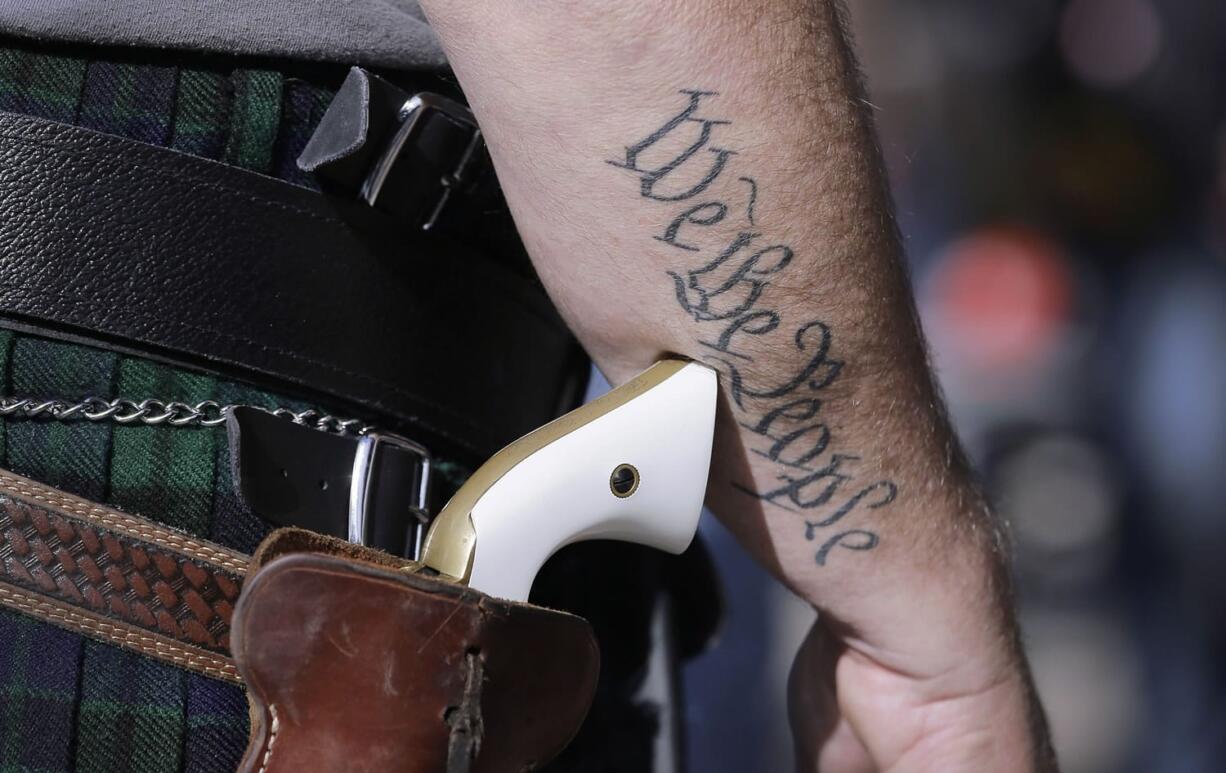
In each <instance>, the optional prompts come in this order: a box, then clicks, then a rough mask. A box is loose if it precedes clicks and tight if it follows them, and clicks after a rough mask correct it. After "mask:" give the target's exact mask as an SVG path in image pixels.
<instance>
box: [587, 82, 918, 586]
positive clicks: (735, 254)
mask: <svg viewBox="0 0 1226 773" xmlns="http://www.w3.org/2000/svg"><path fill="white" fill-rule="evenodd" d="M680 94H681V95H682V97H683V100H682V101H683V102H684V104H683V106H682V107H681V109H680V110H679V112H677V113H676V114H674V115H672V116H671V117H669V118H668V119H667V120H666V121H665V122H664V123H663V124H661V125H660V126H659V127H657V128H656V129H654V130H653V131H652V132H651V133H649V134H648V135H646V136H645V137H643V138H642V139H640V140H639V141H637V142H635V143H634V144H632V145H629V146H627V147H626V148H625V149H624V155H623V156H622V158H619V159H617V160H611V161H609V162H608V163H610V164H612V165H613V166H616V167H618V168H620V169H623V170H626V171H628V172H631V173H633V174H634V175H635V176H636V177H637V178H638V181H639V195H640V196H641V197H642V198H644V199H648V200H650V201H655V202H659V203H660V204H661V205H662V206H668V207H670V208H671V209H670V211H669V217H670V218H671V219H669V220H668V221H667V223H664V222H663V221H662V226H661V228H660V230H659V232H658V233H656V234H654V238H655V239H656V240H658V241H660V242H663V243H664V244H666V245H668V246H669V247H670V248H672V249H673V250H675V251H676V255H677V257H678V259H679V264H678V267H677V270H675V271H669V272H667V273H668V276H669V277H670V278H671V279H672V282H673V289H674V291H675V294H676V298H677V305H678V306H680V307H681V309H682V310H683V311H685V313H686V314H688V315H689V316H690V317H692V318H693V319H694V320H696V321H697V322H698V323H700V326H701V329H703V330H706V331H708V332H707V333H706V334H705V335H704V337H703V338H702V339H701V340H699V342H698V343H699V344H700V345H701V346H702V347H703V348H704V349H705V350H706V351H707V352H708V354H707V355H706V356H705V357H704V358H703V359H705V360H707V361H708V362H709V363H710V364H713V365H715V366H716V367H718V368H719V369H720V370H721V371H723V373H724V375H725V383H726V386H727V389H728V393H729V396H730V397H731V399H732V402H733V404H734V406H735V410H736V413H737V420H738V422H739V423H740V425H741V426H742V427H743V428H744V429H746V430H747V431H748V432H749V433H751V435H752V436H754V437H756V438H759V439H760V441H761V442H760V444H759V446H758V447H754V448H751V449H750V450H751V451H752V453H754V454H757V455H759V456H762V457H765V458H766V459H768V460H769V461H770V462H771V463H772V464H773V465H774V466H775V470H776V480H777V482H778V485H774V486H771V487H769V488H767V489H766V490H761V491H759V490H755V489H754V488H751V487H749V486H746V485H743V484H740V483H735V482H734V483H733V485H734V486H735V487H736V488H737V489H738V490H740V491H742V492H744V493H746V494H748V495H750V496H753V497H757V498H758V499H760V500H763V501H765V502H767V503H769V504H771V505H774V506H776V507H780V508H783V509H785V510H789V511H792V512H795V513H798V514H799V515H801V516H802V518H803V523H804V538H805V539H806V540H809V541H810V542H814V543H815V544H816V550H815V553H814V557H815V560H816V562H817V564H818V565H825V564H826V562H827V560H828V559H829V558H830V556H831V554H832V552H833V551H834V550H835V549H837V548H843V549H846V550H856V551H864V550H872V549H873V548H875V547H876V546H877V545H878V543H879V542H880V537H879V535H878V534H877V533H876V532H875V531H871V530H869V529H865V528H849V527H848V521H847V519H848V517H849V516H851V515H852V513H853V512H855V511H856V510H857V509H858V508H861V507H863V508H867V509H877V508H880V507H884V506H885V505H888V504H890V503H891V502H893V501H894V500H895V498H896V497H897V496H898V486H897V485H896V484H895V483H894V482H892V481H889V480H878V481H874V482H871V483H867V484H864V483H863V482H861V481H857V480H856V476H855V472H854V466H855V463H856V462H857V461H858V460H859V457H858V456H856V455H855V454H854V453H847V452H846V451H838V450H835V448H834V444H835V440H834V438H833V437H832V436H831V431H830V427H829V426H828V425H827V424H826V422H825V420H824V419H823V418H822V416H821V409H822V403H823V396H824V394H825V390H826V389H827V388H828V387H829V386H830V385H831V384H833V383H834V382H835V381H836V380H837V379H838V377H839V374H840V372H841V371H842V368H843V362H842V361H840V360H838V359H835V357H834V356H833V355H832V353H831V348H832V345H833V337H832V333H831V330H830V327H829V326H828V325H827V324H826V323H825V322H822V321H821V320H817V319H804V320H801V321H799V322H797V321H793V320H789V319H787V315H786V314H785V312H784V311H783V310H782V309H781V308H780V307H779V305H778V304H775V303H772V302H771V300H770V298H769V297H768V296H769V293H767V290H768V288H769V287H770V286H771V282H772V281H773V280H774V279H775V278H777V277H778V276H779V275H781V274H782V273H783V272H785V271H786V270H787V268H788V267H789V266H790V265H791V264H792V262H793V258H794V257H795V253H794V251H793V249H792V247H791V246H789V245H788V244H784V243H781V242H776V241H772V240H771V239H770V238H769V237H768V236H767V235H765V234H764V233H762V232H761V231H759V230H758V228H757V222H758V220H760V218H759V217H758V213H757V208H758V207H760V205H761V201H760V191H759V186H758V183H757V181H756V180H755V178H754V177H752V176H749V175H738V174H737V173H736V172H734V171H732V167H733V166H734V165H735V163H736V160H737V159H736V156H737V153H736V151H735V150H732V149H729V148H726V147H722V146H720V145H719V144H717V142H716V134H717V133H719V132H720V130H721V127H725V126H727V125H728V124H730V123H731V122H730V121H728V120H725V119H719V118H711V117H707V116H708V113H707V112H706V108H707V107H708V105H709V104H710V103H711V102H712V101H713V98H714V97H717V96H718V95H717V94H716V93H715V92H713V91H701V90H696V89H685V90H682V91H681V92H680ZM716 225H721V226H722V228H720V229H715V228H713V226H716ZM729 226H732V227H731V228H730V227H729ZM729 233H731V234H733V235H732V236H730V237H729V236H728V234H729ZM720 235H723V238H722V239H721V238H719V237H720ZM681 259H684V262H681ZM755 339H757V340H756V341H755ZM751 342H753V343H755V344H756V345H754V346H752V347H748V346H746V344H747V343H751ZM767 347H769V348H771V349H772V350H774V349H776V348H778V347H784V348H786V349H790V350H792V351H793V352H795V354H796V356H797V358H798V359H799V360H800V361H801V362H802V363H803V364H802V365H800V366H799V367H797V368H796V369H795V371H794V372H792V373H791V374H790V375H788V376H787V377H786V378H782V379H780V380H778V381H774V382H767V381H766V380H765V375H764V373H763V372H762V371H764V370H765V368H762V369H759V370H756V371H755V370H754V369H753V368H751V367H747V366H749V365H750V364H751V363H753V361H754V357H753V356H752V355H751V354H750V353H749V352H750V351H762V350H763V349H764V348H767Z"/></svg>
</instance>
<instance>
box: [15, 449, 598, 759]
mask: <svg viewBox="0 0 1226 773" xmlns="http://www.w3.org/2000/svg"><path fill="white" fill-rule="evenodd" d="M236 600H237V603H235V601H236ZM0 607H4V608H7V609H12V610H15V611H18V612H21V613H23V614H28V615H32V616H34V617H36V618H38V619H40V620H43V621H44V622H47V623H51V624H53V625H58V626H62V627H64V628H67V629H68V630H71V631H75V632H77V633H80V634H81V635H84V636H90V637H93V638H96V639H99V640H101V641H105V642H108V643H110V644H113V645H115V646H119V647H124V648H127V649H130V650H133V651H135V652H139V653H141V654H142V655H146V656H148V657H152V658H157V659H159V660H162V661H163V662H166V663H168V664H171V665H174V666H176V667H179V668H184V669H188V670H191V671H195V672H197V673H200V674H204V675H206V676H209V677H211V678H215V679H222V680H226V681H232V682H243V683H245V684H246V686H247V688H248V696H249V697H250V701H251V715H252V722H251V726H252V732H251V741H250V744H249V746H248V749H247V754H246V755H245V757H244V759H243V761H242V764H241V766H240V770H242V771H249V772H251V773H274V772H275V771H295V772H296V771H312V773H314V772H315V771H320V772H321V773H326V772H327V771H376V770H377V771H404V773H462V772H467V771H499V772H500V773H501V771H523V770H532V769H535V768H537V767H539V766H541V765H543V764H544V763H545V762H547V761H549V760H550V759H551V758H553V757H554V756H555V755H557V754H558V752H560V751H561V750H562V749H563V747H565V746H566V744H567V743H568V742H569V741H570V739H571V738H572V737H573V736H574V734H575V733H576V731H577V730H578V729H579V726H580V724H581V723H582V722H583V719H584V715H585V714H586V713H587V710H588V707H589V706H590V704H591V701H592V697H593V693H594V691H595V689H596V677H597V673H598V671H599V653H598V651H597V648H596V642H595V638H594V636H593V633H592V629H591V626H589V625H588V623H587V622H586V621H584V620H583V619H581V618H578V617H575V616H573V615H569V614H565V613H562V612H553V611H550V610H547V609H542V608H540V607H535V606H531V605H528V604H519V603H514V602H509V601H501V600H499V599H494V598H491V597H489V596H486V595H485V594H482V593H480V592H478V591H475V590H472V589H471V588H468V587H465V586H462V585H457V584H455V583H451V582H446V581H444V580H442V579H438V578H434V577H430V576H427V575H426V574H424V570H423V567H422V566H421V564H418V563H416V562H413V561H408V560H406V559H402V558H396V557H394V556H392V555H390V554H387V553H381V552H379V551H376V550H372V549H370V548H365V547H360V546H357V545H353V544H351V543H348V542H345V541H343V540H339V539H335V538H332V537H325V536H322V535H319V534H315V533H313V532H309V531H304V530H301V529H282V530H280V531H277V532H274V533H273V534H272V535H270V536H269V537H268V538H267V539H265V540H264V542H263V543H262V544H261V546H260V548H259V550H258V551H257V552H256V554H255V556H253V557H251V559H250V560H248V557H247V556H244V555H242V554H241V553H237V552H235V551H232V550H229V549H227V548H224V547H222V546H220V545H216V544H213V543H210V542H207V541H205V540H201V539H198V538H196V537H192V536H190V535H187V534H184V533H183V532H179V531H175V530H174V529H171V528H168V527H166V526H164V525H162V524H159V523H156V522H155V521H152V520H149V519H146V518H142V517H140V516H136V515H131V514H128V513H123V512H120V511H118V510H115V509H113V508H108V507H105V506H102V505H99V504H97V503H94V502H90V501H88V500H85V499H82V498H80V497H76V496H73V495H71V494H68V493H65V492H62V491H57V490H55V489H52V488H50V487H47V486H44V485H42V484H40V483H37V482H35V481H32V480H29V479H27V478H23V477H21V476H19V475H16V474H14V473H11V472H7V471H4V470H0Z"/></svg>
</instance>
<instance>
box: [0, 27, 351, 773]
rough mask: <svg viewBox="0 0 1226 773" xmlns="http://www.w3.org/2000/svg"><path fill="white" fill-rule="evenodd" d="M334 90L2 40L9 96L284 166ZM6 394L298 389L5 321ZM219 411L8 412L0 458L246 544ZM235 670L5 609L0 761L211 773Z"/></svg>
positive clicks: (236, 723)
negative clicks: (210, 673) (100, 415)
mask: <svg viewBox="0 0 1226 773" xmlns="http://www.w3.org/2000/svg"><path fill="white" fill-rule="evenodd" d="M330 96H331V92H330V91H329V90H328V89H326V88H323V87H320V86H317V85H314V84H311V83H307V82H305V81H302V80H295V79H291V78H286V77H285V76H283V75H282V74H281V73H279V72H277V71H275V70H269V69H217V68H211V67H184V66H178V65H175V64H148V63H139V64H138V63H116V62H111V61H100V60H97V59H91V58H86V57H77V56H69V55H62V54H52V53H44V52H41V51H38V50H32V49H30V48H24V47H18V46H17V45H16V44H13V45H11V47H7V48H0V110H4V111H8V112H15V113H22V114H25V115H32V116H37V117H40V118H46V119H49V120H54V121H60V122H63V123H70V124H75V125H78V126H84V127H87V128H91V129H95V130H97V131H101V132H106V133H108V134H115V135H120V136H123V137H127V138H130V139H134V140H139V141H141V142H146V143H149V144H152V145H159V146H163V147H170V148H175V149H178V150H182V151H184V152H187V153H191V154H193V155H197V156H203V157H205V158H210V159H214V160H217V161H222V162H225V163H229V164H233V165H235V166H239V167H243V168H245V169H250V170H253V171H257V172H261V173H264V174H269V175H272V176H276V177H280V178H282V179H285V180H288V181H290V182H294V183H296V184H299V185H306V186H308V187H309V186H311V180H310V179H309V178H308V177H306V176H305V175H304V174H302V173H301V172H299V171H298V169H297V167H296V166H295V165H294V159H295V158H296V157H297V155H298V153H299V152H300V151H301V149H302V147H303V145H304V144H305V142H306V139H307V137H308V136H309V133H310V131H311V129H312V128H313V127H314V126H315V124H316V123H317V122H318V120H319V118H320V116H322V115H323V111H324V109H325V108H326V107H327V103H328V100H329V99H330ZM0 384H2V385H3V390H4V392H3V393H4V394H5V395H14V394H19V395H23V396H25V395H30V396H35V397H48V398H51V397H56V398H63V399H74V398H82V397H86V396H90V395H97V396H101V397H129V398H133V399H142V398H145V397H158V398H161V399H175V400H183V401H186V402H197V401H200V400H217V401H219V402H223V403H230V402H242V403H249V404H256V405H266V406H271V405H275V404H286V405H289V406H291V407H306V406H303V405H301V404H299V403H295V402H293V401H285V400H281V399H277V398H274V397H273V396H272V395H269V394H266V393H264V392H262V391H259V390H256V389H253V388H250V387H246V386H243V385H240V384H235V383H230V382H226V381H222V380H219V379H216V378H213V377H210V376H207V375H201V374H197V373H189V372H186V371H181V370H177V369H175V368H171V367H168V366H165V365H161V364H157V363H154V362H150V361H147V360H143V359H140V358H137V357H129V356H122V355H117V354H115V353H112V352H107V351H101V350H97V349H92V348H89V347H85V346H79V345H73V344H65V343H59V342H53V341H49V340H44V339H41V338H38V337H34V336H27V335H19V334H14V333H11V332H8V331H0ZM227 454H228V449H227V444H226V439H225V431H224V429H221V428H176V429H173V430H172V429H169V428H165V429H164V428H161V427H145V426H116V425H108V424H90V423H86V422H76V423H66V422H50V421H38V420H20V421H9V420H6V421H3V422H0V466H3V467H5V468H8V469H11V470H14V471H15V472H19V473H21V474H22V475H26V476H29V477H31V478H34V479H36V480H40V481H43V482H45V483H48V484H50V485H52V486H56V487H59V488H62V489H65V490H67V491H70V492H72V493H74V494H78V495H81V496H84V497H88V498H90V499H94V500H96V501H101V502H106V503H108V504H111V505H114V506H116V507H118V508H120V509H123V510H126V511H129V512H135V513H141V514H145V515H148V516H149V517H155V518H158V519H160V520H163V521H165V522H166V523H168V524H169V525H171V526H176V527H179V528H181V529H185V530H187V531H189V532H191V533H193V534H197V535H202V536H207V537H209V538H210V539H212V540H215V541H217V542H220V543H222V544H225V545H229V546H231V547H234V548H236V549H239V550H243V551H251V550H252V549H254V548H255V546H256V545H257V544H258V542H259V540H260V538H261V537H262V536H263V535H264V533H265V532H266V530H267V528H268V527H267V526H266V525H265V524H264V523H263V522H262V521H260V520H259V519H258V518H256V517H255V516H253V515H252V514H251V513H250V512H248V511H246V510H245V509H244V508H243V507H242V505H241V504H240V503H239V502H238V500H237V497H236V496H235V495H234V493H233V486H232V484H231V481H230V465H229V461H228V456H227ZM247 722H248V720H247V704H246V698H245V697H244V695H243V692H242V690H241V689H240V688H238V687H235V686H232V685H229V684H225V683H223V682H220V681H217V680H213V679H209V678H206V677H202V676H198V675H196V674H191V673H188V672H186V671H182V670H179V669H176V668H173V667H171V666H168V665H165V664H162V663H160V662H157V661H154V660H151V659H149V658H145V657H142V656H140V655H136V654H133V653H130V652H125V651H123V650H120V649H118V648H115V647H112V646H109V645H106V644H102V643H99V642H95V641H92V640H89V639H86V638H83V637H80V636H77V635H75V634H72V633H69V632H67V631H63V630H60V629H58V628H55V627H53V626H50V625H46V624H44V623H40V622H36V621H34V620H33V619H30V618H27V617H25V616H22V615H19V614H16V613H13V612H9V611H2V612H0V771H18V770H20V771H56V772H58V771H67V770H75V771H79V772H80V773H110V772H111V771H115V772H116V773H118V772H119V771H131V772H132V773H172V772H177V771H188V772H190V773H216V772H217V771H231V770H234V768H235V767H236V766H237V764H238V760H239V758H240V757H241V755H242V751H243V748H244V747H245V745H246V740H247Z"/></svg>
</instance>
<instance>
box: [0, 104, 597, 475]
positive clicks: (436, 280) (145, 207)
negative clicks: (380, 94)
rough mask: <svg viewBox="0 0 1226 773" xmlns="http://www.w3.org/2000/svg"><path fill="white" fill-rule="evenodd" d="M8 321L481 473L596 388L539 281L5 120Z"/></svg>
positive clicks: (199, 164)
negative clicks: (339, 423) (355, 425)
mask: <svg viewBox="0 0 1226 773" xmlns="http://www.w3.org/2000/svg"><path fill="white" fill-rule="evenodd" d="M0 325H4V326H7V327H12V328H16V329H32V330H34V331H36V332H39V333H42V334H47V335H54V336H59V337H64V338H70V339H77V340H85V341H87V342H91V343H95V344H101V345H105V346H108V347H110V348H118V349H121V350H126V351H133V352H135V353H138V354H141V355H143V356H150V357H154V358H157V359H162V360H169V361H171V362H174V363H176V364H179V365H185V366H188V367H196V368H204V369H207V370H209V371H212V372H219V373H223V374H227V375H233V376H236V377H238V378H242V379H246V380H251V381H255V382H257V383H261V384H264V385H268V384H273V385H275V387H276V389H278V390H280V391H283V392H285V391H289V392H291V393H293V394H295V395H297V396H302V397H304V398H307V399H311V400H316V401H323V403H324V404H327V405H332V406H336V407H337V408H338V410H340V411H342V412H347V413H350V414H356V415H359V416H362V417H366V418H368V419H371V420H374V421H375V422H376V423H378V424H379V425H380V426H382V427H384V428H385V429H388V430H392V431H397V432H400V433H402V434H405V435H407V436H409V437H412V438H414V439H415V440H419V441H421V442H423V443H425V444H426V445H427V446H428V447H429V448H430V449H431V450H432V451H434V452H435V453H438V454H443V455H447V456H450V457H451V458H455V459H458V460H460V461H466V462H477V461H480V460H482V459H484V458H486V457H488V456H489V455H490V454H492V453H493V452H494V451H496V450H497V449H498V448H500V447H501V446H503V445H504V444H506V443H507V442H509V441H511V440H513V439H514V438H516V437H518V436H520V435H522V434H524V433H525V432H527V431H529V430H531V429H533V428H534V427H537V426H539V425H541V424H543V423H545V422H546V421H548V420H550V419H552V418H553V417H554V416H556V415H557V414H558V413H559V412H560V409H563V408H566V407H570V405H572V404H573V403H574V401H575V399H576V397H577V394H578V390H579V389H580V388H581V385H582V379H583V377H584V376H585V375H586V367H585V365H584V360H583V357H582V355H581V353H580V351H579V349H578V347H577V345H576V344H575V342H574V340H573V338H572V336H571V335H570V334H569V332H568V331H567V330H566V329H565V326H564V325H563V324H562V323H561V321H560V320H559V318H558V316H557V314H556V313H555V312H554V310H553V309H552V307H551V305H550V304H549V302H548V300H547V298H546V297H545V295H544V293H543V291H542V290H541V289H540V287H539V285H538V284H537V283H536V282H535V280H534V279H531V278H528V277H525V276H522V275H520V274H519V273H518V272H516V271H514V270H512V269H510V268H508V267H507V266H505V265H502V264H500V263H499V262H498V261H497V260H496V259H495V258H494V257H492V256H490V255H488V254H485V253H484V252H483V251H481V250H478V249H475V248H472V247H468V246H465V244H462V243H460V242H458V241H456V240H455V239H452V238H448V237H447V236H445V235H440V234H437V233H427V232H423V231H422V230H421V229H420V228H419V227H418V224H417V223H415V222H408V221H405V220H403V219H401V218H397V217H395V216H392V215H389V214H387V213H385V212H382V211H380V210H378V209H375V208H372V207H370V206H366V205H364V204H360V203H357V202H354V201H350V200H345V199H342V198H339V197H332V196H326V195H322V194H318V193H315V192H312V191H309V190H306V189H303V188H299V187H296V186H293V185H290V184H288V183H284V182H281V181H278V180H274V179H271V178H268V177H264V176H262V175H258V174H254V173H251V172H246V171H243V170H240V169H236V168H233V167H229V166H226V165H223V164H219V163H216V162H212V161H208V160H204V159H200V158H195V157H191V156H187V155H185V154H182V153H179V152H176V151H172V150H167V149H162V148H155V147H151V146H148V145H144V144H142V143H138V142H133V141H130V140H126V139H122V138H117V137H112V136H109V135H104V134H100V133H97V132H93V131H90V130H87V129H81V128H76V127H71V126H66V125H62V124H58V123H53V122H49V121H44V120H40V119H36V118H28V117H24V116H18V115H12V114H3V113H0Z"/></svg>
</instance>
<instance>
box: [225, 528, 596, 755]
mask: <svg viewBox="0 0 1226 773" xmlns="http://www.w3.org/2000/svg"><path fill="white" fill-rule="evenodd" d="M231 641H232V652H233V656H234V661H235V664H236V665H237V667H238V671H239V673H240V674H241V675H242V678H243V681H244V682H246V684H247V688H248V695H249V698H250V702H251V710H252V729H251V742H250V744H249V746H248V748H247V753H246V755H245V756H244V758H243V761H242V764H241V765H240V766H239V770H240V771H242V773H276V772H277V771H295V772H297V771H303V770H311V771H404V772H405V773H418V772H420V773H442V772H443V771H446V773H467V771H491V772H492V771H499V772H502V771H526V770H535V769H537V768H538V767H540V766H542V765H543V764H544V763H545V762H547V761H548V760H550V759H551V758H553V757H554V756H555V755H556V754H557V753H558V752H560V751H561V750H562V749H563V748H564V747H565V746H566V744H567V743H568V742H569V741H570V739H571V738H572V737H573V736H574V734H575V733H576V732H577V731H578V729H579V726H580V724H581V723H582V721H583V718H584V716H585V714H586V713H587V710H588V707H589V706H590V704H591V700H592V696H593V693H594V691H595V687H596V677H597V673H598V671H599V651H598V649H597V647H596V642H595V639H594V637H593V634H592V630H591V627H590V626H589V625H588V624H587V622H586V621H584V620H582V619H581V618H578V617H575V616H573V615H568V614H565V613H562V612H554V611H551V610H547V609H542V608H540V607H534V606H531V605H528V604H520V603H513V602H508V601H501V600H498V599H494V598H491V597H489V596H486V595H485V594H482V593H480V592H477V591H474V590H472V589H470V588H467V587H464V586H461V585H457V584H455V583H451V582H446V581H443V580H440V579H436V578H431V577H427V576H423V575H422V574H421V573H420V566H419V565H416V564H413V563H411V562H405V561H403V560H401V559H396V558H393V557H391V556H389V555H387V554H384V553H377V552H375V551H372V550H368V549H365V548H361V547H357V546H354V545H351V544H349V543H346V542H342V541H340V540H334V539H331V538H325V537H320V536H318V535H315V534H312V533H310V532H303V531H300V530H289V529H287V530H282V531H279V532H276V533H274V534H273V535H272V536H270V537H269V538H268V539H267V540H266V541H265V542H264V544H263V545H262V546H261V548H260V551H259V552H258V553H257V554H256V556H255V557H254V559H253V562H252V569H251V571H250V573H249V574H248V577H247V581H246V584H245V586H244V588H243V592H242V596H241V597H240V599H239V603H238V605H237V607H236V608H235V613H234V622H233V630H232V638H231Z"/></svg>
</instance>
